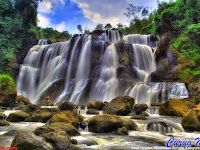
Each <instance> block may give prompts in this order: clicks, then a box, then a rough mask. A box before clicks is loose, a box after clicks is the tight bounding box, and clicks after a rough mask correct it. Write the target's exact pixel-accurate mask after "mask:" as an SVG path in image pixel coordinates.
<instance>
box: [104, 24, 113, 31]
mask: <svg viewBox="0 0 200 150" xmlns="http://www.w3.org/2000/svg"><path fill="white" fill-rule="evenodd" d="M104 29H106V30H111V29H112V25H111V24H110V23H107V24H106V25H105V27H104Z"/></svg>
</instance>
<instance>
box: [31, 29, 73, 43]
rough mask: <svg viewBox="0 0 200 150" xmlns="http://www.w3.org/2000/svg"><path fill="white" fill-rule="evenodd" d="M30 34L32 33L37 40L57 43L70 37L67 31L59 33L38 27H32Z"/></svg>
mask: <svg viewBox="0 0 200 150" xmlns="http://www.w3.org/2000/svg"><path fill="white" fill-rule="evenodd" d="M30 32H33V33H34V34H35V35H36V37H37V39H48V40H49V41H51V42H59V41H66V40H68V39H70V37H71V35H70V34H69V33H68V31H63V32H59V31H57V30H54V29H53V28H44V29H42V28H40V27H37V26H36V27H32V28H31V29H30Z"/></svg>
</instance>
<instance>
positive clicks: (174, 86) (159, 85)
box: [149, 82, 189, 103]
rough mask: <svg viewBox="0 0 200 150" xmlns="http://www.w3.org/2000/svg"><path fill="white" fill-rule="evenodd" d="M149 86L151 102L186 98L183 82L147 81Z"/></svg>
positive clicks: (186, 93) (186, 92)
mask: <svg viewBox="0 0 200 150" xmlns="http://www.w3.org/2000/svg"><path fill="white" fill-rule="evenodd" d="M149 86H150V87H151V103H158V102H164V101H166V100H167V99H170V98H178V99H183V98H188V96H189V94H188V91H187V88H186V85H185V83H167V82H156V83H149Z"/></svg>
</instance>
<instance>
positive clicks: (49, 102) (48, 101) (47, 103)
mask: <svg viewBox="0 0 200 150" xmlns="http://www.w3.org/2000/svg"><path fill="white" fill-rule="evenodd" d="M39 105H40V106H53V101H52V100H50V99H48V100H46V99H44V100H42V101H41V102H40V104H39Z"/></svg>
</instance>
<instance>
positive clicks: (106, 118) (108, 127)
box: [88, 114, 137, 133]
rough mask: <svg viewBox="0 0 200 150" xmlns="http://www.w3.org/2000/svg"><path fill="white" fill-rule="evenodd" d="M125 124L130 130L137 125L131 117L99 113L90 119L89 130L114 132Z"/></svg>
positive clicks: (134, 128)
mask: <svg viewBox="0 0 200 150" xmlns="http://www.w3.org/2000/svg"><path fill="white" fill-rule="evenodd" d="M123 126H125V127H126V128H127V129H129V130H136V127H137V125H136V124H135V123H134V122H133V121H132V120H131V119H128V118H123V117H119V116H116V115H110V114H103V115H97V116H94V117H93V118H91V119H90V120H89V121H88V128H89V131H91V132H96V133H106V132H113V131H116V130H117V129H118V128H121V127H123Z"/></svg>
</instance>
